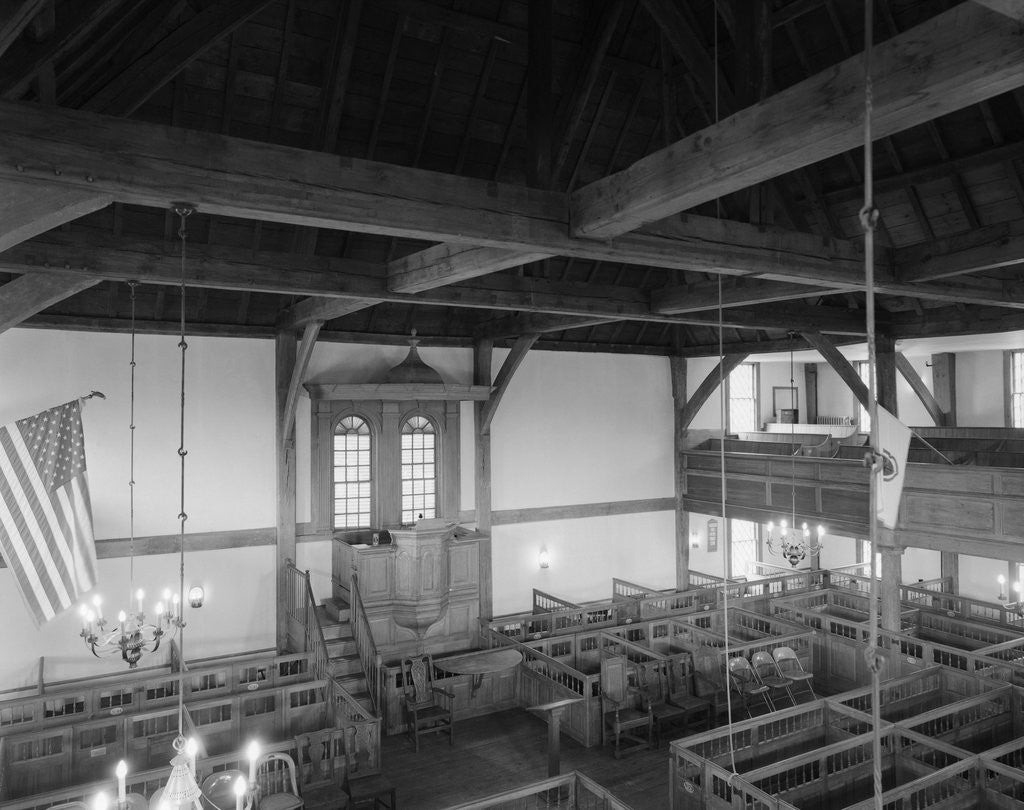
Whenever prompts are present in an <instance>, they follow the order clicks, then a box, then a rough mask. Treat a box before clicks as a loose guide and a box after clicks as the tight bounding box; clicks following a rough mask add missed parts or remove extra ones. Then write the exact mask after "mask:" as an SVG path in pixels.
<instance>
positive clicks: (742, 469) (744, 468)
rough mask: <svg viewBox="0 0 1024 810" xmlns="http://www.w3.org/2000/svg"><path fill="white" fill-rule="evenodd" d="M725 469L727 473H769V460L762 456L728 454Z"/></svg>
mask: <svg viewBox="0 0 1024 810" xmlns="http://www.w3.org/2000/svg"><path fill="white" fill-rule="evenodd" d="M716 469H721V467H720V466H719V467H717V468H716ZM725 471H726V473H736V474H746V475H767V474H768V461H767V460H766V459H762V458H745V457H743V456H731V455H726V457H725Z"/></svg>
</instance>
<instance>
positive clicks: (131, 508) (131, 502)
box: [128, 281, 159, 621]
mask: <svg viewBox="0 0 1024 810" xmlns="http://www.w3.org/2000/svg"><path fill="white" fill-rule="evenodd" d="M137 284H138V282H137V281H129V282H128V289H129V290H130V291H131V302H132V323H131V331H132V356H131V361H130V362H129V364H128V365H129V366H130V367H131V383H130V385H129V389H128V390H129V395H128V437H129V438H128V604H129V605H130V604H131V603H132V596H133V595H134V593H135V287H136V285H137ZM139 610H141V608H139ZM157 620H158V621H159V617H158V619H157Z"/></svg>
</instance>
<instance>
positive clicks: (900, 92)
mask: <svg viewBox="0 0 1024 810" xmlns="http://www.w3.org/2000/svg"><path fill="white" fill-rule="evenodd" d="M1022 55H1024V43H1022V42H1021V38H1020V36H1019V32H1018V31H1017V30H1016V28H1015V26H1013V24H1012V23H1010V22H1009V21H1008V20H1006V19H1005V18H1002V17H999V16H997V15H994V14H991V13H990V12H988V11H987V10H985V9H983V8H980V7H978V6H977V5H975V4H973V3H965V4H961V5H958V6H956V7H954V8H952V9H950V10H949V11H947V12H944V13H942V14H939V15H937V16H936V17H933V18H931V19H930V20H927V21H926V22H924V23H922V24H921V25H918V26H916V27H915V28H913V29H910V30H908V31H906V32H904V33H902V34H899V35H897V36H895V37H893V38H891V39H889V40H887V41H886V42H883V43H882V44H880V45H878V46H877V47H876V48H875V49H874V55H873V60H874V74H875V77H876V78H875V81H874V114H873V123H872V127H873V134H874V136H875V137H877V138H880V137H884V136H886V135H891V134H893V133H895V132H899V131H902V130H904V129H908V128H909V127H912V126H915V125H918V124H922V123H925V122H926V121H930V120H931V119H933V118H935V117H937V116H939V115H943V114H945V113H948V112H953V111H955V110H958V109H962V108H963V107H966V106H969V105H971V104H975V103H977V102H979V101H982V100H984V99H987V98H991V97H992V96H995V95H998V94H1000V93H1003V92H1006V91H1008V90H1012V89H1014V88H1016V87H1019V86H1021V85H1022V84H1024V71H1021V69H1020V65H1021V59H1022ZM862 73H863V58H862V57H861V56H860V55H857V56H854V57H852V58H850V59H847V60H845V61H844V62H842V63H840V64H839V65H836V66H834V67H832V68H829V69H828V70H826V71H823V72H822V73H819V74H817V75H816V76H812V77H811V78H809V79H807V80H806V81H803V82H800V83H799V84H797V85H794V86H793V87H790V88H788V89H786V90H784V91H782V92H781V93H777V94H775V95H774V96H772V97H770V98H768V99H766V100H765V101H763V102H760V103H759V104H755V105H753V106H752V107H748V108H747V109H745V110H742V111H740V112H738V113H736V114H734V115H732V116H730V117H729V118H727V119H725V120H724V121H722V122H720V123H719V124H716V125H712V126H710V127H707V128H706V129H704V130H701V131H699V132H696V133H693V134H692V135H689V136H687V137H686V138H683V139H682V140H680V141H677V142H676V143H674V144H671V145H670V146H668V147H666V148H665V149H662V150H659V151H657V152H654V153H653V154H651V155H648V156H647V157H645V158H643V159H641V160H639V161H637V162H636V163H634V164H633V165H632V166H630V167H629V168H627V169H625V170H624V171H621V172H618V173H617V174H614V175H611V176H609V177H606V178H603V179H602V180H598V181H596V182H594V183H591V184H590V185H589V186H585V187H583V188H582V189H580V190H579V191H577V192H575V193H574V194H573V195H572V203H571V204H572V217H571V218H572V231H573V233H574V234H576V235H579V236H589V237H593V238H610V237H615V236H618V235H620V234H623V233H626V232H629V231H632V230H635V229H636V228H639V227H640V226H642V225H644V224H645V223H649V222H653V221H656V220H660V219H664V218H665V217H668V216H671V215H672V214H674V213H676V212H678V211H684V210H687V209H689V208H692V207H693V206H696V205H699V204H701V203H703V202H707V201H709V200H713V199H715V198H716V197H720V196H722V195H725V194H729V193H731V192H734V191H738V190H740V189H742V188H746V187H747V186H751V185H753V184H755V183H759V182H763V181H765V180H769V179H771V178H773V177H777V176H779V175H781V174H784V173H786V172H790V171H793V170H794V169H798V168H801V167H803V166H807V165H809V164H812V163H817V162H819V161H821V160H824V159H826V158H829V157H832V156H835V155H838V154H840V153H842V152H845V151H847V150H849V149H853V148H855V147H857V146H858V145H860V143H861V141H862V138H863V133H862V131H861V128H860V127H859V126H856V125H855V124H854V123H852V122H856V121H859V120H860V117H861V115H862V107H863V98H862V94H861V93H860V92H858V89H859V88H860V87H861V85H862V83H863V78H862Z"/></svg>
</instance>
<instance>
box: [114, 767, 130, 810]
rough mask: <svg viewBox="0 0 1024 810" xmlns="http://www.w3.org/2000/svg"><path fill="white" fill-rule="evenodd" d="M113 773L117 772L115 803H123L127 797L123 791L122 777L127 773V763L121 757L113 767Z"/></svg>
mask: <svg viewBox="0 0 1024 810" xmlns="http://www.w3.org/2000/svg"><path fill="white" fill-rule="evenodd" d="M114 773H116V774H117V803H118V804H119V805H123V804H124V803H125V800H126V798H127V793H126V791H125V784H124V778H125V777H126V776H127V775H128V763H127V762H125V761H124V760H123V759H122V760H121V761H120V762H118V763H117V767H116V768H115V769H114Z"/></svg>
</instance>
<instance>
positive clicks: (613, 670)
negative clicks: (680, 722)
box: [601, 655, 654, 759]
mask: <svg viewBox="0 0 1024 810" xmlns="http://www.w3.org/2000/svg"><path fill="white" fill-rule="evenodd" d="M628 667H629V664H628V662H627V661H626V659H625V657H623V656H621V655H613V656H610V657H608V658H603V659H602V660H601V715H602V717H603V718H604V719H603V722H602V723H601V743H602V745H603V744H605V743H607V742H608V739H609V735H610V737H611V739H613V740H614V742H615V758H616V759H618V758H620V757H621V756H622V755H623V754H624V753H630V752H633V751H640V750H643V749H645V748H650V747H651V745H652V744H653V742H654V738H653V735H654V715H653V714H652V712H651V709H650V706H648V707H647V708H646V709H641V708H640V693H639V690H638V689H635V688H632V687H630V685H629V669H628ZM623 742H626V743H627V747H626V748H623V747H622V743H623Z"/></svg>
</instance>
